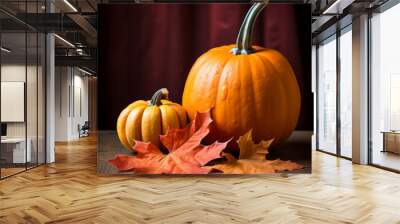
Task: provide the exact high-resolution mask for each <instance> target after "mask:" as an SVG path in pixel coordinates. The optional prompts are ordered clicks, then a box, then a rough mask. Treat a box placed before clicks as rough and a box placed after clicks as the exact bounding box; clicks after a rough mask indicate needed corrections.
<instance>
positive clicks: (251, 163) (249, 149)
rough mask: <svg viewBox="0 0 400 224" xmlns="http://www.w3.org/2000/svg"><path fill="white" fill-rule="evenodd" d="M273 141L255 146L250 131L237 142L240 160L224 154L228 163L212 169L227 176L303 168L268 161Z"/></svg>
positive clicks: (283, 162) (277, 161)
mask: <svg viewBox="0 0 400 224" xmlns="http://www.w3.org/2000/svg"><path fill="white" fill-rule="evenodd" d="M273 141H274V140H273V139H271V140H268V141H261V142H260V143H258V144H255V143H254V142H253V138H252V133H251V130H250V131H248V132H247V133H246V134H244V135H243V136H241V137H240V138H239V139H238V141H237V142H238V144H239V149H240V155H239V159H236V158H235V157H234V156H233V155H231V154H229V153H224V157H225V158H226V159H227V162H226V163H223V164H217V165H214V166H211V167H212V168H214V169H216V170H220V171H222V172H224V173H226V174H264V173H276V172H279V171H285V170H288V171H292V170H296V169H301V168H303V166H302V165H300V164H297V163H295V162H291V161H283V160H279V159H277V160H266V158H265V156H266V155H267V154H268V148H269V146H270V145H271V143H272V142H273Z"/></svg>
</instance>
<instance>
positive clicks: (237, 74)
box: [182, 2, 300, 142]
mask: <svg viewBox="0 0 400 224" xmlns="http://www.w3.org/2000/svg"><path fill="white" fill-rule="evenodd" d="M265 5H266V3H263V2H259V3H255V4H254V5H253V6H252V7H251V9H250V10H249V12H248V13H247V15H246V17H245V19H244V22H243V24H242V26H241V28H240V31H239V35H238V38H237V41H236V46H235V45H226V46H222V47H216V48H213V49H211V50H209V51H208V52H206V53H204V54H203V55H202V56H200V57H199V58H198V59H197V61H196V62H195V63H194V65H193V67H192V68H191V70H190V72H189V75H188V78H187V80H186V84H185V89H184V92H183V98H182V105H183V107H184V108H185V109H186V111H187V112H188V115H189V118H190V119H193V117H194V115H195V113H196V112H197V111H199V112H204V111H207V110H209V109H211V108H212V118H213V119H214V125H215V131H214V132H213V133H210V134H211V135H214V139H219V140H225V139H228V138H231V137H235V138H236V139H237V138H238V137H239V136H241V135H243V134H245V133H246V132H248V131H249V130H250V129H253V136H254V139H255V140H256V141H259V140H266V139H271V138H275V139H276V140H277V141H278V142H279V141H281V140H284V139H285V138H287V137H288V136H289V135H290V134H291V132H292V131H293V130H294V128H295V127H296V124H297V120H298V117H299V113H300V90H299V86H298V84H297V80H296V76H295V74H294V72H293V69H292V66H291V65H290V64H289V62H288V60H287V59H286V58H285V57H284V56H283V55H282V54H281V53H279V52H278V51H276V50H272V49H267V48H262V47H259V46H251V33H252V30H253V25H254V22H255V20H256V17H257V15H258V14H259V13H260V12H261V11H262V9H263V8H264V7H265Z"/></svg>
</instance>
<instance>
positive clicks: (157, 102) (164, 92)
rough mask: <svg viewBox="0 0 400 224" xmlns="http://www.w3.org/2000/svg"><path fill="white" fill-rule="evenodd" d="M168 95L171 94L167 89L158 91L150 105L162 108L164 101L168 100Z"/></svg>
mask: <svg viewBox="0 0 400 224" xmlns="http://www.w3.org/2000/svg"><path fill="white" fill-rule="evenodd" d="M168 94H169V92H168V89H167V88H162V89H159V90H157V91H156V92H155V93H154V94H153V96H152V97H151V100H150V105H151V106H160V105H161V100H162V99H168Z"/></svg>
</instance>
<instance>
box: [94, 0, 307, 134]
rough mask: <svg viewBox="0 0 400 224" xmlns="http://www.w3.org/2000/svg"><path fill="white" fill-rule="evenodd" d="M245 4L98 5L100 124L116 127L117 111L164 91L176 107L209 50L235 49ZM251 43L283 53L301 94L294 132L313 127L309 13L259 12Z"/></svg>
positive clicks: (278, 7)
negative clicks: (195, 66)
mask: <svg viewBox="0 0 400 224" xmlns="http://www.w3.org/2000/svg"><path fill="white" fill-rule="evenodd" d="M249 7H250V5H248V4H197V5H182V4H181V5H179V4H135V5H99V16H98V18H99V20H98V26H99V27H98V30H99V43H98V45H99V56H98V57H99V58H98V59H99V60H98V63H99V64H98V73H99V77H98V101H99V104H98V107H99V108H98V118H99V120H98V123H99V126H98V127H99V130H111V129H115V123H116V120H117V117H118V115H119V113H120V112H121V110H122V109H123V108H124V107H126V106H127V105H128V104H129V103H131V102H132V101H135V100H138V99H149V98H150V97H151V95H152V94H153V92H154V91H155V90H157V89H159V88H162V87H167V88H168V89H169V90H170V93H171V98H172V100H174V101H176V102H181V97H182V92H183V87H184V84H185V80H186V76H187V74H188V73H189V70H190V68H191V66H192V65H193V63H194V62H195V60H196V59H197V58H198V57H199V56H200V55H201V54H202V53H204V52H206V51H207V50H208V49H210V48H213V47H217V46H220V45H226V44H232V43H234V42H235V40H236V35H237V32H238V30H239V27H240V25H241V22H242V20H243V18H244V15H245V13H246V12H247V10H248V9H249ZM253 40H254V43H255V44H257V45H260V46H264V47H268V48H274V49H276V50H278V51H280V52H281V53H283V54H284V55H285V56H286V57H287V58H288V60H289V62H290V64H291V65H292V66H293V68H294V70H295V73H296V76H297V80H298V82H299V85H300V88H301V91H302V109H301V115H300V120H299V123H298V126H297V129H302V130H312V128H313V106H312V103H313V97H312V93H311V10H310V6H309V5H289V4H273V5H268V6H267V7H266V9H265V10H264V12H262V14H260V17H259V19H258V21H257V24H256V28H255V31H254V34H253Z"/></svg>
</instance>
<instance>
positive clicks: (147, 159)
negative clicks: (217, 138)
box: [109, 112, 229, 174]
mask: <svg viewBox="0 0 400 224" xmlns="http://www.w3.org/2000/svg"><path fill="white" fill-rule="evenodd" d="M211 122H212V119H211V115H210V112H206V113H197V114H196V116H195V118H194V119H193V120H192V122H190V124H189V125H188V126H186V127H185V128H183V129H170V130H168V132H167V134H166V135H161V136H160V140H161V142H162V144H163V145H164V146H165V147H166V148H167V149H168V151H169V153H168V154H163V153H162V152H161V151H160V149H159V148H157V147H156V146H155V145H153V144H151V143H150V142H149V143H145V142H141V141H136V144H135V146H134V149H135V150H136V152H137V155H136V156H127V155H117V156H116V157H115V158H114V159H112V160H110V161H109V162H110V163H111V164H113V165H114V166H115V167H117V168H118V170H120V171H135V173H144V174H207V173H209V172H210V171H211V170H212V168H211V167H206V166H204V165H206V164H207V163H208V162H210V161H211V160H214V159H217V158H220V157H221V152H222V150H224V149H225V147H226V146H227V144H228V142H229V141H227V142H222V143H220V142H215V143H213V144H212V145H209V146H204V145H202V144H201V140H202V139H203V138H204V137H206V136H207V134H208V133H209V132H210V128H209V125H210V124H211Z"/></svg>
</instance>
